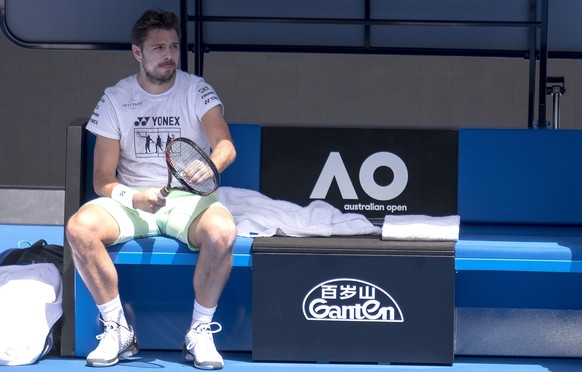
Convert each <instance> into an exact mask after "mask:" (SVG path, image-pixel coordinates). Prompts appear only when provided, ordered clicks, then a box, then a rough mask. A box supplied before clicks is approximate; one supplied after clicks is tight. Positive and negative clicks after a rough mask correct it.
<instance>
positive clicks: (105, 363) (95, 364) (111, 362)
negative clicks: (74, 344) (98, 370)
mask: <svg viewBox="0 0 582 372" xmlns="http://www.w3.org/2000/svg"><path fill="white" fill-rule="evenodd" d="M138 352H139V347H138V346H137V343H135V344H133V345H131V346H130V347H129V349H127V350H125V351H124V352H123V353H121V354H119V355H118V356H117V357H115V358H114V359H111V360H94V361H90V360H87V366H89V367H111V366H114V365H116V364H117V363H119V360H120V359H125V358H129V357H131V356H133V355H135V354H137V353H138Z"/></svg>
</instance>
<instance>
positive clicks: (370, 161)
mask: <svg viewBox="0 0 582 372" xmlns="http://www.w3.org/2000/svg"><path fill="white" fill-rule="evenodd" d="M380 167H388V168H390V169H391V170H392V172H393V173H394V180H393V181H392V182H391V183H390V184H388V185H378V184H377V183H376V181H375V180H374V172H375V171H376V170H377V169H378V168H380ZM334 178H335V179H336V182H337V185H338V187H339V190H340V193H341V195H342V198H343V199H358V195H357V194H356V190H355V189H354V185H353V183H352V180H351V179H350V176H349V174H348V171H347V169H346V167H345V165H344V162H343V160H342V157H341V155H340V153H339V152H331V153H330V154H329V157H328V158H327V161H326V162H325V165H324V166H323V170H322V171H321V174H320V175H319V178H318V179H317V182H316V184H315V187H314V188H313V191H312V192H311V196H310V198H311V199H325V197H326V195H327V192H328V191H329V188H330V186H331V183H332V182H333V179H334ZM359 180H360V185H361V186H362V189H364V192H365V193H366V194H368V196H370V197H371V198H374V199H376V200H381V201H386V200H392V199H394V198H396V197H397V196H398V195H400V194H401V193H402V192H403V191H404V189H405V188H406V184H407V183H408V169H407V168H406V164H404V162H403V161H402V159H400V158H399V157H398V156H397V155H395V154H393V153H391V152H377V153H375V154H372V155H370V156H369V157H368V158H367V159H366V160H364V162H363V163H362V166H361V167H360V174H359Z"/></svg>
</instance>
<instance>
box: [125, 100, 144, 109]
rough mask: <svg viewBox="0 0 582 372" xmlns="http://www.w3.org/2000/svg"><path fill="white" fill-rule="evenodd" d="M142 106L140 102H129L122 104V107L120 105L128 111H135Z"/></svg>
mask: <svg viewBox="0 0 582 372" xmlns="http://www.w3.org/2000/svg"><path fill="white" fill-rule="evenodd" d="M141 105H142V103H141V102H135V101H131V102H129V103H124V104H123V105H121V106H122V107H123V108H126V109H130V110H135V109H137V108H138V107H140V106H141Z"/></svg>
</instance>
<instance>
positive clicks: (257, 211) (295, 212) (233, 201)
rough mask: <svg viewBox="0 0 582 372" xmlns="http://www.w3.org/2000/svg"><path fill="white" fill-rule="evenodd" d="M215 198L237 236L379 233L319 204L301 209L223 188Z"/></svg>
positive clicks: (245, 191) (356, 217)
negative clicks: (225, 211)
mask: <svg viewBox="0 0 582 372" xmlns="http://www.w3.org/2000/svg"><path fill="white" fill-rule="evenodd" d="M217 196H218V200H219V201H220V202H221V203H222V204H224V206H226V207H227V208H228V210H229V211H230V213H231V214H232V216H233V217H234V221H235V223H236V226H237V233H238V235H239V236H247V237H260V236H263V237H264V236H274V235H282V236H293V237H307V236H332V235H369V234H375V235H380V232H381V229H380V228H379V227H376V226H374V225H373V224H372V223H371V222H370V221H368V220H367V219H366V217H365V216H363V215H359V214H355V213H346V214H343V213H341V212H340V211H339V210H338V209H337V208H335V207H333V206H332V205H331V204H329V203H327V202H324V201H321V200H316V201H313V202H311V203H310V204H309V205H308V206H307V207H301V206H299V205H297V204H294V203H290V202H288V201H284V200H273V199H271V198H269V197H267V196H265V195H263V194H261V193H259V192H257V191H253V190H248V189H240V188H234V187H226V186H223V187H219V188H218V190H217Z"/></svg>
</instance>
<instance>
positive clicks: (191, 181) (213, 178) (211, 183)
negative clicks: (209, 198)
mask: <svg viewBox="0 0 582 372" xmlns="http://www.w3.org/2000/svg"><path fill="white" fill-rule="evenodd" d="M165 155H166V164H167V165H168V183H167V185H166V186H164V187H163V188H162V189H161V190H160V192H159V193H158V197H160V199H165V198H166V196H168V194H169V193H170V191H172V190H185V191H189V192H191V193H193V194H196V195H202V196H206V195H210V194H211V193H212V192H214V191H215V190H216V188H217V187H218V185H219V184H220V174H219V173H218V169H216V166H215V165H214V163H213V162H212V160H211V159H210V157H209V156H208V155H207V154H206V153H205V152H204V150H203V149H202V148H201V147H200V146H198V145H197V144H196V143H194V142H193V141H191V140H189V139H188V138H184V137H179V138H174V139H172V140H171V141H170V142H168V143H167V144H166V150H165ZM172 177H174V178H176V179H177V180H178V182H180V184H181V185H182V187H172Z"/></svg>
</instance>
